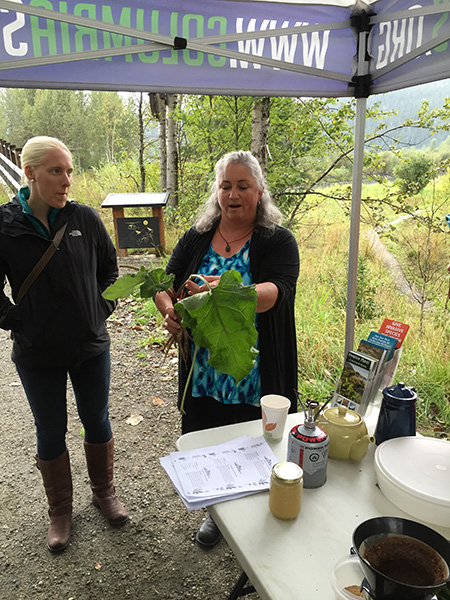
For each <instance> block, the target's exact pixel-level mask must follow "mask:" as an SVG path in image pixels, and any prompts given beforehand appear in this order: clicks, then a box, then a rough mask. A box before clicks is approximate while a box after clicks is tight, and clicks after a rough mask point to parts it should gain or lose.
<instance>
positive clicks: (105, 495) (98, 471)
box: [84, 438, 128, 525]
mask: <svg viewBox="0 0 450 600" xmlns="http://www.w3.org/2000/svg"><path fill="white" fill-rule="evenodd" d="M84 451H85V453H86V463H87V468H88V473H89V478H90V480H91V488H92V502H93V504H94V506H96V507H97V508H99V509H100V510H101V511H102V513H103V515H104V516H105V517H106V520H107V521H108V522H109V524H110V525H122V523H125V522H126V521H127V520H128V513H127V509H126V508H125V506H124V505H123V504H122V502H120V500H119V499H118V498H117V496H116V494H115V493H114V484H113V480H114V438H111V439H110V440H109V442H106V444H88V443H87V442H84Z"/></svg>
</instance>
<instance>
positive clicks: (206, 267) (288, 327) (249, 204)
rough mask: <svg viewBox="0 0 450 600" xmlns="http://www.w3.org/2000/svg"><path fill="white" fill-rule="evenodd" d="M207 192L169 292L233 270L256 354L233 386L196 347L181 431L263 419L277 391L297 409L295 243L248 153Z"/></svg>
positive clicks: (179, 251) (223, 168)
mask: <svg viewBox="0 0 450 600" xmlns="http://www.w3.org/2000/svg"><path fill="white" fill-rule="evenodd" d="M215 175H216V177H215V181H214V184H213V186H212V193H211V195H210V197H209V199H208V200H207V201H206V203H205V205H204V207H203V209H202V210H201V212H200V215H199V216H198V218H197V220H196V222H195V225H194V226H193V227H191V228H190V229H189V230H188V231H187V232H186V233H185V234H184V235H183V236H182V238H181V239H180V240H179V242H178V243H177V245H176V247H175V249H174V251H173V253H172V256H171V258H170V260H169V263H168V265H167V269H166V271H167V273H174V274H175V281H174V288H175V289H176V290H178V289H180V288H181V287H182V286H183V285H184V286H185V289H186V290H187V292H188V293H189V294H196V293H198V292H202V291H205V289H206V286H205V285H199V284H197V283H195V282H194V281H188V279H189V276H190V275H192V274H194V273H199V274H202V275H203V276H204V277H205V279H206V280H207V281H208V282H209V285H210V286H211V287H214V286H216V285H217V284H218V283H219V280H220V275H221V274H222V273H223V272H225V271H228V270H232V269H233V270H236V271H238V272H239V273H240V274H241V275H242V280H243V283H244V284H245V285H250V284H255V287H256V292H257V304H256V320H255V325H256V329H257V331H258V341H257V348H258V350H259V354H258V355H257V358H256V360H255V365H254V367H253V369H252V371H251V372H250V374H249V375H247V377H245V379H243V380H242V381H241V382H239V384H236V382H235V380H234V378H233V377H231V376H230V375H224V374H221V373H218V372H217V371H216V370H215V369H214V368H213V367H212V366H211V365H209V364H208V351H207V350H206V349H205V348H199V349H198V351H197V354H196V358H195V363H194V367H193V376H192V380H191V382H190V384H189V389H188V392H187V394H186V398H185V403H184V411H185V414H183V416H182V432H183V433H187V432H189V431H198V430H200V429H207V428H210V427H218V426H221V425H228V424H231V423H237V422H244V421H250V420H254V419H260V418H261V408H260V398H261V396H263V395H265V394H281V395H283V396H286V397H287V398H289V399H290V400H291V412H296V411H297V399H296V395H295V390H296V389H297V341H296V334H295V320H294V300H295V288H296V283H297V278H298V273H299V254H298V247H297V242H296V241H295V238H294V236H293V235H292V234H291V232H290V231H288V230H287V229H285V228H283V227H281V226H280V222H281V219H282V215H281V213H280V211H279V210H278V208H277V207H276V206H275V205H274V203H273V202H272V199H271V197H270V194H269V191H268V188H267V184H266V182H265V180H264V176H263V173H262V171H261V167H260V165H259V163H258V161H257V160H256V158H255V157H254V156H253V155H252V154H251V153H250V152H243V151H238V152H231V153H229V154H226V155H225V156H224V157H223V158H221V159H220V160H219V161H218V163H217V165H216V167H215ZM155 303H156V306H157V307H158V309H159V311H160V312H161V314H162V315H163V316H164V318H165V327H166V329H167V331H169V332H170V333H172V334H176V333H178V332H179V331H180V324H179V322H178V320H177V315H176V313H175V310H174V306H173V303H172V300H171V298H170V295H169V294H168V293H166V292H160V293H158V294H156V296H155ZM190 367H191V358H190V357H188V360H187V361H184V360H183V361H181V360H180V361H179V382H178V385H179V406H180V403H181V398H182V395H183V392H184V388H185V385H186V382H187V379H188V373H189V369H190ZM219 539H220V532H219V530H218V529H217V527H216V525H215V524H214V522H213V521H212V519H211V517H208V518H207V519H206V520H205V521H204V523H203V524H202V526H201V527H200V529H199V531H198V533H197V541H198V542H199V543H200V544H202V545H205V546H212V545H214V544H215V543H217V541H218V540H219Z"/></svg>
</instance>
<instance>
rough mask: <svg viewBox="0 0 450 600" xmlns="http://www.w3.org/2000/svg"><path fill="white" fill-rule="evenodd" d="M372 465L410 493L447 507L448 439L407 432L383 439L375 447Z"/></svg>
mask: <svg viewBox="0 0 450 600" xmlns="http://www.w3.org/2000/svg"><path fill="white" fill-rule="evenodd" d="M375 466H376V467H377V468H378V469H379V470H380V471H381V472H382V473H383V474H384V475H385V477H387V478H388V479H389V481H390V482H391V483H392V484H394V485H396V486H398V487H399V488H401V489H402V490H404V491H406V492H408V493H410V494H411V495H412V496H415V497H417V498H420V499H423V500H427V501H428V502H430V503H433V504H439V505H444V506H448V508H449V509H450V442H449V441H447V440H441V439H438V438H431V437H420V436H407V437H399V438H393V439H391V440H386V441H385V442H383V443H382V444H380V445H379V446H378V447H377V449H376V451H375Z"/></svg>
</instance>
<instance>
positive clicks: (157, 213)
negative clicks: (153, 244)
mask: <svg viewBox="0 0 450 600" xmlns="http://www.w3.org/2000/svg"><path fill="white" fill-rule="evenodd" d="M152 214H153V216H154V217H158V223H159V245H160V251H161V252H164V251H165V248H166V238H165V234H164V220H163V209H162V206H152Z"/></svg>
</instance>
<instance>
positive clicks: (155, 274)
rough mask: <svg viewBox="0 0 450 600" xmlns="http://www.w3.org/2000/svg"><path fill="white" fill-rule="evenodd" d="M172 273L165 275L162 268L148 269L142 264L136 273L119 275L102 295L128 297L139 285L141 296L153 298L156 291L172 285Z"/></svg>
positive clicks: (113, 297)
mask: <svg viewBox="0 0 450 600" xmlns="http://www.w3.org/2000/svg"><path fill="white" fill-rule="evenodd" d="M174 278H175V276H174V275H167V274H166V272H165V271H164V269H152V270H148V269H146V268H145V267H144V266H142V267H141V268H140V270H139V271H138V272H137V273H128V274H127V275H123V277H119V279H117V280H116V281H115V282H114V283H112V284H111V285H110V286H108V287H107V288H106V290H105V291H104V292H103V297H104V298H106V299H107V300H117V298H128V296H130V295H131V294H132V293H133V291H134V289H135V288H136V286H138V285H140V286H141V288H140V294H141V297H142V298H153V296H154V295H155V294H156V292H166V291H167V290H169V289H170V288H171V287H172V285H173V280H174Z"/></svg>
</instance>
